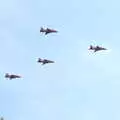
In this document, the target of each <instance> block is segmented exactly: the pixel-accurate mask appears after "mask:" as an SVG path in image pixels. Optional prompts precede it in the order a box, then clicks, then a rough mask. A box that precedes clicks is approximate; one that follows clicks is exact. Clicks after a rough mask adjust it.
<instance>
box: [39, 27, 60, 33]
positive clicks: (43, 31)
mask: <svg viewBox="0 0 120 120" xmlns="http://www.w3.org/2000/svg"><path fill="white" fill-rule="evenodd" d="M40 32H42V33H45V35H47V34H48V33H57V32H58V31H57V30H54V29H50V28H46V29H45V28H43V27H41V29H40Z"/></svg>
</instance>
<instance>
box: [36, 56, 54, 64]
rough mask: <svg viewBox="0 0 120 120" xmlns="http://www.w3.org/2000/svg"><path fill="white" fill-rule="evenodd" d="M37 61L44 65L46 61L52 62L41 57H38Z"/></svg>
mask: <svg viewBox="0 0 120 120" xmlns="http://www.w3.org/2000/svg"><path fill="white" fill-rule="evenodd" d="M37 62H39V63H42V65H45V64H47V63H54V61H51V60H47V59H41V58H38V61H37Z"/></svg>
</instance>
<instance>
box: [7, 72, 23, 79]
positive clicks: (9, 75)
mask: <svg viewBox="0 0 120 120" xmlns="http://www.w3.org/2000/svg"><path fill="white" fill-rule="evenodd" d="M5 78H9V79H10V80H12V79H15V78H21V76H20V75H15V74H8V73H6V74H5Z"/></svg>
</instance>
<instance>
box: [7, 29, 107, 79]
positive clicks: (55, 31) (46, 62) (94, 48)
mask: <svg viewBox="0 0 120 120" xmlns="http://www.w3.org/2000/svg"><path fill="white" fill-rule="evenodd" d="M40 32H43V33H45V35H47V34H48V33H57V32H58V31H57V30H54V29H50V28H46V29H44V28H43V27H41V29H40ZM89 50H93V51H94V52H97V51H100V50H107V49H106V48H104V47H100V46H98V45H97V46H92V45H90V47H89ZM37 62H38V63H42V65H45V64H48V63H54V61H52V60H48V59H41V58H38V61H37ZM5 78H9V79H10V80H11V79H15V78H21V76H20V75H15V74H8V73H6V74H5Z"/></svg>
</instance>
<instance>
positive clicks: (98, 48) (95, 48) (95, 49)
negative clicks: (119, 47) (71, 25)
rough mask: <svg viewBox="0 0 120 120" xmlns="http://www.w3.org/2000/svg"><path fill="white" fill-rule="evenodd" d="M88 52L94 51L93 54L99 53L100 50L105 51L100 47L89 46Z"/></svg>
mask: <svg viewBox="0 0 120 120" xmlns="http://www.w3.org/2000/svg"><path fill="white" fill-rule="evenodd" d="M89 50H94V52H97V51H100V50H107V49H106V48H104V47H100V46H92V45H90V47H89Z"/></svg>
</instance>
